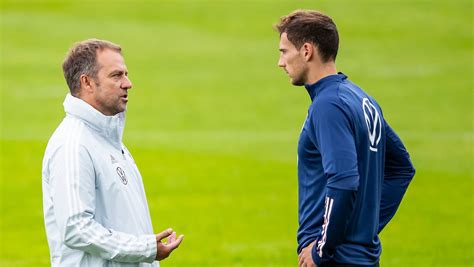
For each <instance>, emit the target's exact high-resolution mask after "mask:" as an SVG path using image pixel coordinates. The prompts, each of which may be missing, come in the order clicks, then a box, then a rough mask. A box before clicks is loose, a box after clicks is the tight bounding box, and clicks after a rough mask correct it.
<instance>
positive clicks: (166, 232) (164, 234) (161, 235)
mask: <svg viewBox="0 0 474 267" xmlns="http://www.w3.org/2000/svg"><path fill="white" fill-rule="evenodd" d="M172 233H173V229H171V228H168V229H166V230H164V231H163V232H161V233H159V234H157V235H156V240H157V241H161V240H162V239H163V238H165V237H168V236H169V235H171V234H172Z"/></svg>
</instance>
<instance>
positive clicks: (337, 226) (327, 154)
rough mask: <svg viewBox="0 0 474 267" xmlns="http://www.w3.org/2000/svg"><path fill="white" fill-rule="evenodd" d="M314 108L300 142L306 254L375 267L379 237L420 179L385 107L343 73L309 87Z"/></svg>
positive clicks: (300, 230)
mask: <svg viewBox="0 0 474 267" xmlns="http://www.w3.org/2000/svg"><path fill="white" fill-rule="evenodd" d="M306 89H307V91H308V93H309V95H310V97H311V100H312V103H311V106H310V107H309V111H308V116H307V118H306V121H305V123H304V126H303V129H302V131H301V135H300V139H299V142H298V202H299V203H298V204H299V205H298V215H299V218H298V221H299V228H298V235H297V239H298V253H300V252H301V250H302V249H303V248H304V247H306V246H307V245H309V244H310V243H311V242H313V241H315V240H316V241H317V242H316V244H315V245H314V247H313V250H312V256H313V260H314V262H315V263H316V264H317V265H318V266H319V265H321V263H326V262H336V263H342V264H357V265H371V264H375V263H377V262H378V261H379V257H380V253H381V244H380V240H379V237H378V233H380V231H381V230H382V229H383V228H384V227H385V225H386V224H387V223H388V222H389V221H390V219H391V218H392V217H393V215H394V214H395V212H396V210H397V208H398V206H399V204H400V202H401V200H402V197H403V195H404V194H405V191H406V189H407V187H408V184H409V183H410V181H411V179H412V178H413V176H414V174H415V169H414V167H413V165H412V163H411V161H410V156H409V155H408V152H407V150H406V149H405V146H404V145H403V143H402V141H401V140H400V138H399V137H398V136H397V134H396V133H395V132H394V131H393V130H392V129H391V128H390V126H389V125H388V123H387V122H386V121H385V119H384V117H383V114H382V110H381V109H380V107H379V105H378V104H377V102H376V101H375V100H374V99H373V98H372V97H370V96H369V95H367V94H366V93H365V92H364V91H362V89H360V88H359V87H358V86H357V85H355V84H353V83H352V82H350V81H349V80H348V79H347V76H346V75H344V74H342V73H339V74H337V75H331V76H327V77H325V78H323V79H321V80H319V81H318V82H316V83H315V84H312V85H306Z"/></svg>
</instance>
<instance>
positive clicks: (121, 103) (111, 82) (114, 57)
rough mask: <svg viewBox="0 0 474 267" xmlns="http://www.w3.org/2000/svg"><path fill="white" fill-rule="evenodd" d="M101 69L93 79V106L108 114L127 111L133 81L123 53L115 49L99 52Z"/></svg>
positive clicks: (98, 61) (98, 59)
mask: <svg viewBox="0 0 474 267" xmlns="http://www.w3.org/2000/svg"><path fill="white" fill-rule="evenodd" d="M97 63H98V67H99V71H98V73H97V77H96V78H95V79H93V81H94V82H95V84H94V87H95V88H94V89H95V90H94V93H93V102H94V103H93V106H94V107H95V108H96V109H97V110H99V111H100V112H102V114H104V115H107V116H112V115H115V114H117V113H120V112H122V111H125V109H126V107H127V102H128V90H129V89H130V88H132V83H131V82H130V80H129V79H128V70H127V67H126V66H125V62H124V59H123V57H122V55H121V54H120V53H118V52H116V51H114V50H111V49H105V50H102V51H98V52H97Z"/></svg>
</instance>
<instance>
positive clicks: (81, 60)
mask: <svg viewBox="0 0 474 267" xmlns="http://www.w3.org/2000/svg"><path fill="white" fill-rule="evenodd" d="M104 49H111V50H114V51H117V52H118V53H121V52H122V48H120V46H119V45H116V44H114V43H112V42H109V41H105V40H99V39H88V40H84V41H81V42H78V43H76V44H74V46H73V47H72V48H71V49H70V50H69V52H68V54H67V55H66V58H65V59H64V62H63V73H64V78H65V79H66V83H67V85H68V87H69V90H70V91H71V94H72V95H74V96H76V95H77V94H78V93H79V89H80V88H81V81H80V77H81V75H82V74H86V75H88V76H90V77H92V78H96V77H97V73H98V71H99V69H100V66H98V64H97V51H102V50H104Z"/></svg>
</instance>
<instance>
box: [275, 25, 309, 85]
mask: <svg viewBox="0 0 474 267" xmlns="http://www.w3.org/2000/svg"><path fill="white" fill-rule="evenodd" d="M301 50H302V49H300V50H298V49H296V47H295V46H294V45H293V43H291V42H290V40H288V36H287V34H286V32H284V33H282V34H281V36H280V59H279V60H278V66H279V67H282V68H283V69H284V70H285V72H286V73H287V74H288V76H290V79H291V83H292V84H293V85H297V86H299V85H304V84H305V83H306V80H307V73H308V68H307V65H306V61H305V60H304V55H303V53H302V52H301Z"/></svg>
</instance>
